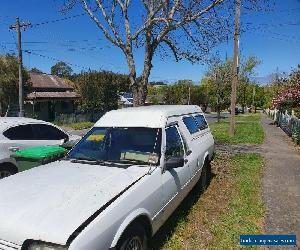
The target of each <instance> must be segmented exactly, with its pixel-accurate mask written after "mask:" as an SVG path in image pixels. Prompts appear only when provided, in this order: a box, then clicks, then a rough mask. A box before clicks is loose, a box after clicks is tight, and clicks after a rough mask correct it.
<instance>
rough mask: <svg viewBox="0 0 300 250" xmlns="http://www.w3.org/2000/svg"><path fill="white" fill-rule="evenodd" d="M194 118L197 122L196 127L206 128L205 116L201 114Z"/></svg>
mask: <svg viewBox="0 0 300 250" xmlns="http://www.w3.org/2000/svg"><path fill="white" fill-rule="evenodd" d="M195 119H196V121H197V124H198V127H199V129H200V130H203V129H207V128H208V126H207V122H206V121H205V118H204V116H203V115H196V116H195Z"/></svg>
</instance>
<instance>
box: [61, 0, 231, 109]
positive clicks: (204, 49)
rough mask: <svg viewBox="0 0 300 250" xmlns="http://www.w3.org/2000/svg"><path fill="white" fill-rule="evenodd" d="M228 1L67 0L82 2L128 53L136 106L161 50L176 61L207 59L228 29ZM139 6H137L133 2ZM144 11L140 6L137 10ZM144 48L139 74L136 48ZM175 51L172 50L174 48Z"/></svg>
mask: <svg viewBox="0 0 300 250" xmlns="http://www.w3.org/2000/svg"><path fill="white" fill-rule="evenodd" d="M223 1H224V0H186V1H183V0H140V1H131V0H65V7H67V8H68V9H70V7H73V6H74V5H75V4H76V3H78V4H80V5H81V6H82V7H83V8H84V10H85V11H86V12H87V14H88V15H89V16H90V18H91V19H92V21H93V22H94V23H95V24H96V25H97V27H98V28H99V29H100V31H101V32H102V33H103V35H104V36H105V38H106V39H107V40H108V41H110V42H111V43H112V44H114V45H115V46H117V47H118V48H120V49H121V51H122V52H123V54H124V55H125V58H126V61H127V64H128V69H129V78H130V83H131V90H132V92H133V96H134V105H135V106H139V105H143V104H144V102H145V99H146V95H147V85H148V78H149V75H150V72H151V69H152V67H153V65H152V59H153V56H154V54H155V53H156V52H157V51H158V52H160V54H161V55H162V56H164V55H166V56H168V55H170V54H171V55H173V56H174V57H175V59H176V61H178V60H181V59H186V60H189V61H191V62H193V63H194V62H197V61H200V60H204V59H205V58H206V56H207V55H208V54H209V52H210V50H211V48H212V47H213V46H214V45H216V44H217V43H218V42H220V41H221V40H222V39H223V38H225V36H226V35H227V33H228V32H226V31H227V29H226V27H227V25H226V24H227V19H226V17H225V15H227V18H228V12H226V11H224V8H222V7H221V5H223ZM133 5H134V7H133ZM137 10H138V11H137ZM136 48H143V49H144V65H143V69H142V72H141V74H140V76H139V77H138V76H137V69H136V61H135V57H134V50H135V49H136ZM169 52H172V53H169Z"/></svg>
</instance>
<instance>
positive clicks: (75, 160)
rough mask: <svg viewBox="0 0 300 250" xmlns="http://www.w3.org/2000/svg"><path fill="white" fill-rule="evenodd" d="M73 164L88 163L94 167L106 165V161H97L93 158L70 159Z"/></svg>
mask: <svg viewBox="0 0 300 250" xmlns="http://www.w3.org/2000/svg"><path fill="white" fill-rule="evenodd" d="M70 161H71V162H72V163H87V164H92V165H105V161H103V160H97V159H92V158H85V157H78V158H70Z"/></svg>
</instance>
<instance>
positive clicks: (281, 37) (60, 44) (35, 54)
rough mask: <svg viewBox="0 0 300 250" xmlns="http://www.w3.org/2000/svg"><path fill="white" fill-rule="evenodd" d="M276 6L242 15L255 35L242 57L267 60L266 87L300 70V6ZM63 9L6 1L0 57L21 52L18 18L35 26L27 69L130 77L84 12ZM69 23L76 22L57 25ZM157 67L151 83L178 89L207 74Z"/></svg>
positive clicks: (169, 62) (261, 70)
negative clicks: (59, 65) (66, 68)
mask: <svg viewBox="0 0 300 250" xmlns="http://www.w3.org/2000/svg"><path fill="white" fill-rule="evenodd" d="M274 1H275V5H274V7H273V8H272V10H271V11H268V12H255V11H247V10H242V12H241V23H242V29H243V28H245V26H246V25H247V27H249V29H248V30H247V31H246V32H243V33H242V34H241V37H240V52H241V55H242V57H248V56H253V55H255V56H257V57H258V58H259V59H260V60H261V64H260V65H259V66H258V67H257V68H256V71H255V74H256V77H257V79H260V81H261V82H264V81H266V79H269V78H268V76H270V75H271V74H272V73H274V72H276V71H279V72H290V71H291V69H292V68H295V67H296V66H297V65H298V64H300V1H299V0H285V1H279V0H274ZM61 3H62V1H61V0H43V1H41V0H26V1H25V0H13V1H12V0H1V6H0V54H6V53H14V52H16V32H15V31H14V30H10V29H9V26H10V25H12V24H14V23H15V19H16V17H17V16H18V17H20V19H21V20H22V21H24V22H27V21H29V22H31V24H32V25H33V26H32V27H30V28H27V29H26V30H25V31H22V42H23V43H22V46H23V48H22V49H23V63H24V65H25V67H27V68H33V67H36V68H39V69H40V70H42V71H43V72H45V73H50V68H51V66H53V65H54V64H55V63H56V62H57V61H65V62H66V63H68V64H69V65H70V66H71V67H72V69H73V71H74V72H76V73H77V72H80V71H82V70H87V69H89V68H90V69H95V70H109V71H114V72H119V73H125V74H126V73H128V68H127V64H126V60H125V57H124V55H123V54H122V53H121V52H120V50H119V48H116V47H114V46H113V45H112V44H110V43H109V42H108V41H106V40H105V39H104V37H103V36H102V34H101V32H100V31H99V29H98V28H97V27H96V25H95V24H94V23H93V22H92V21H91V20H90V19H89V17H88V16H86V15H80V14H81V13H83V9H82V8H81V6H77V7H75V8H74V9H73V10H71V11H69V12H68V13H66V14H63V13H61V12H60V7H61ZM75 15H77V16H76V17H72V16H75ZM66 17H72V18H69V19H66V20H60V21H57V22H54V20H58V19H64V18H66ZM36 24H41V25H36ZM28 51H31V54H29V53H28ZM214 51H217V52H218V53H219V54H220V55H221V57H224V58H223V59H225V55H227V56H228V57H232V54H233V42H232V41H231V39H230V40H229V41H228V42H225V43H222V44H219V45H218V46H217V47H216V48H215V49H214ZM142 54H143V53H141V52H138V53H137V55H136V59H137V69H138V72H140V71H141V68H142V62H143V55H142ZM152 64H153V69H152V72H151V75H150V80H151V81H165V82H168V83H172V82H175V81H177V80H179V79H191V80H193V81H194V82H199V81H200V80H201V78H202V77H203V76H204V74H205V73H206V72H207V65H205V63H198V64H191V63H189V62H187V61H179V62H176V61H175V60H174V59H173V58H172V57H170V58H167V59H161V58H160V56H155V57H154V59H153V63H152Z"/></svg>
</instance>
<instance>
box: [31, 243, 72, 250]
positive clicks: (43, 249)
mask: <svg viewBox="0 0 300 250" xmlns="http://www.w3.org/2000/svg"><path fill="white" fill-rule="evenodd" d="M27 249H28V250H67V249H68V248H67V247H65V246H61V245H56V244H52V243H45V242H32V243H31V244H29V246H28V248H27Z"/></svg>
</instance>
